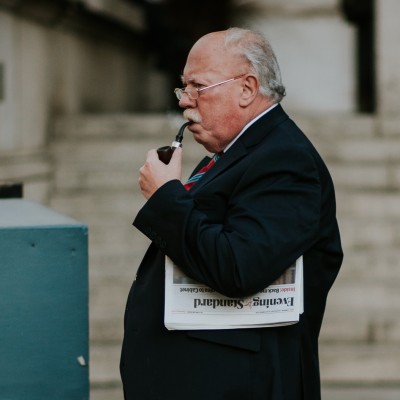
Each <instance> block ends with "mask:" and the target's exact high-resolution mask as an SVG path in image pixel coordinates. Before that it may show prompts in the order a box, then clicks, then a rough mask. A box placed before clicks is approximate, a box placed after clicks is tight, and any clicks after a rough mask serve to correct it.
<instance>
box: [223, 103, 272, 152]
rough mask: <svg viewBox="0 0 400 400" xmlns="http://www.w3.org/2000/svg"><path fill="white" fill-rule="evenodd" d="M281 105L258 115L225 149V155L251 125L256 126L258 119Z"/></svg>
mask: <svg viewBox="0 0 400 400" xmlns="http://www.w3.org/2000/svg"><path fill="white" fill-rule="evenodd" d="M278 104H279V103H275V104H273V105H272V106H271V107H269V108H267V109H266V110H265V111H263V112H262V113H261V114H258V115H257V116H256V117H255V118H253V119H252V120H251V121H250V122H249V123H248V124H247V125H245V127H244V128H243V129H242V130H241V131H240V132H239V134H238V135H236V137H235V138H234V139H233V140H232V141H231V142H230V143H229V144H228V145H227V146H226V147H225V149H224V150H223V153H226V152H227V151H228V149H229V148H230V147H231V146H232V145H233V144H234V143H235V142H236V140H238V139H239V137H240V136H242V135H243V133H244V132H245V131H246V130H247V128H249V127H250V126H251V125H253V124H254V122H256V121H257V120H258V119H260V118H261V117H262V116H263V115H265V114H266V113H267V112H269V111H271V110H272V109H273V108H275V107H276V106H277V105H278Z"/></svg>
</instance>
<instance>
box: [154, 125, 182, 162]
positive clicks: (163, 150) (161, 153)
mask: <svg viewBox="0 0 400 400" xmlns="http://www.w3.org/2000/svg"><path fill="white" fill-rule="evenodd" d="M188 125H190V122H185V123H184V124H183V125H182V126H181V127H180V129H179V132H178V134H177V135H176V137H175V140H174V141H173V142H172V144H171V146H163V147H159V148H158V149H157V154H158V158H159V159H160V160H161V161H162V162H163V163H164V164H169V162H170V161H171V157H172V153H173V152H174V151H175V149H176V148H177V147H182V140H183V131H184V130H185V128H186V127H187V126H188Z"/></svg>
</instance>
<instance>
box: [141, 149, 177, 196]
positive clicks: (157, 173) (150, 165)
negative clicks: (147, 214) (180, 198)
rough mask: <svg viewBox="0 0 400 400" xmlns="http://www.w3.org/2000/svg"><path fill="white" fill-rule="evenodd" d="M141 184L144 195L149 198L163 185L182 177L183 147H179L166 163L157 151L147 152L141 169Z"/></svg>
mask: <svg viewBox="0 0 400 400" xmlns="http://www.w3.org/2000/svg"><path fill="white" fill-rule="evenodd" d="M139 172H140V176H139V186H140V190H141V191H142V193H143V196H144V197H145V198H146V199H147V200H148V199H149V198H150V197H151V196H152V195H153V193H154V192H155V191H156V190H157V189H158V188H160V187H161V186H162V185H164V184H165V183H167V182H168V181H171V180H173V179H179V180H180V179H181V175H182V149H181V148H180V147H177V148H176V149H175V151H174V153H173V154H172V158H171V161H170V162H169V164H168V165H165V164H164V163H163V162H162V161H160V160H159V159H158V155H157V151H156V150H155V149H153V150H150V151H149V152H148V153H147V158H146V162H145V163H144V165H143V167H141V168H140V170H139Z"/></svg>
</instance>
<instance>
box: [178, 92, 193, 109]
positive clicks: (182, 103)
mask: <svg viewBox="0 0 400 400" xmlns="http://www.w3.org/2000/svg"><path fill="white" fill-rule="evenodd" d="M195 106H196V100H193V99H191V98H190V97H189V95H188V94H187V93H186V92H183V93H182V97H181V99H180V100H179V107H181V108H193V107H195Z"/></svg>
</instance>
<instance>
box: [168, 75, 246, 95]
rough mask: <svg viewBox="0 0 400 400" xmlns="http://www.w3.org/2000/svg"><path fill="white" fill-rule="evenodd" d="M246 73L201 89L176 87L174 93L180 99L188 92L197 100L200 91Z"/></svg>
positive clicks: (230, 80)
mask: <svg viewBox="0 0 400 400" xmlns="http://www.w3.org/2000/svg"><path fill="white" fill-rule="evenodd" d="M245 75H246V74H242V75H239V76H235V77H234V78H231V79H227V80H226V81H222V82H218V83H214V84H213V85H210V86H206V87H203V88H200V89H197V88H195V87H187V86H186V87H185V88H176V89H174V93H175V95H176V98H177V99H178V100H179V101H180V100H181V99H182V97H183V95H184V94H187V95H188V97H189V99H191V100H197V99H198V98H199V96H200V92H203V91H204V90H207V89H211V88H213V87H216V86H219V85H223V84H224V83H228V82H232V81H235V80H236V79H239V78H242V77H243V76H245Z"/></svg>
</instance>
